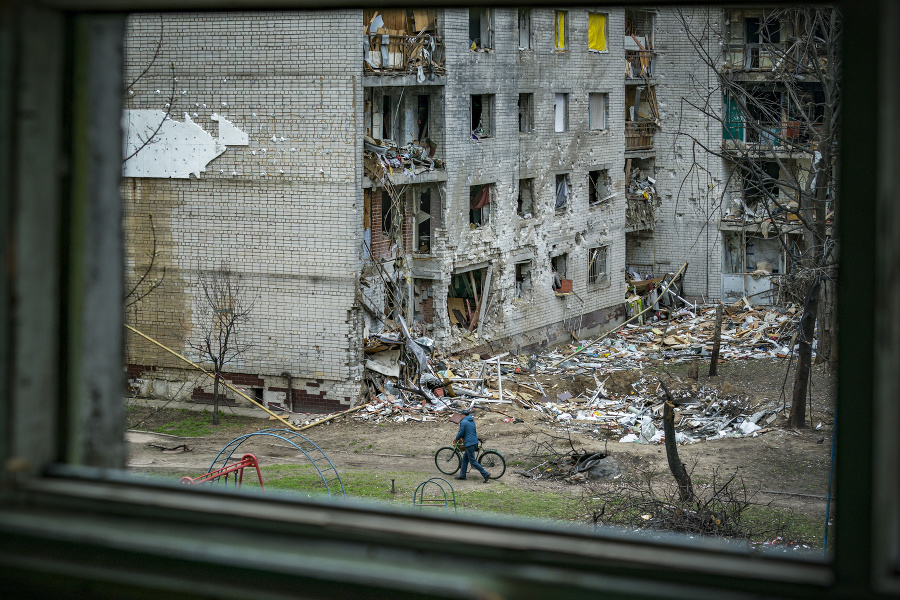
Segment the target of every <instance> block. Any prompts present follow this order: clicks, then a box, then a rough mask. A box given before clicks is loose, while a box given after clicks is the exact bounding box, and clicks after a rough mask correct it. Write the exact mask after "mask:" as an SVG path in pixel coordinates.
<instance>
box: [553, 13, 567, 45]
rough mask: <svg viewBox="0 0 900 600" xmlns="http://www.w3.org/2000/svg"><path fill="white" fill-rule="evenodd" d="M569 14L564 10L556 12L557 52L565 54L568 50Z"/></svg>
mask: <svg viewBox="0 0 900 600" xmlns="http://www.w3.org/2000/svg"><path fill="white" fill-rule="evenodd" d="M567 16H568V13H567V12H566V11H564V10H558V11H556V19H555V22H556V28H555V29H556V35H555V47H556V51H557V52H565V50H566V17H567Z"/></svg>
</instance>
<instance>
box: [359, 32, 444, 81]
mask: <svg viewBox="0 0 900 600" xmlns="http://www.w3.org/2000/svg"><path fill="white" fill-rule="evenodd" d="M364 37H365V41H364V43H365V45H366V46H365V48H366V51H365V55H364V61H363V62H364V72H365V74H366V75H414V76H416V81H417V83H419V84H425V83H426V82H428V81H434V79H435V76H438V75H444V74H445V73H446V72H447V71H446V69H445V68H444V42H443V41H442V40H441V39H440V38H438V37H436V36H434V35H432V34H429V33H422V32H420V33H419V34H418V35H407V34H406V33H405V32H403V31H401V30H393V29H390V30H384V29H383V30H381V31H380V32H379V33H367V34H365V36H364Z"/></svg>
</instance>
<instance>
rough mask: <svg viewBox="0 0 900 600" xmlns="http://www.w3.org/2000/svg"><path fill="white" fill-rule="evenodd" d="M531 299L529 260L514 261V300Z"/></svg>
mask: <svg viewBox="0 0 900 600" xmlns="http://www.w3.org/2000/svg"><path fill="white" fill-rule="evenodd" d="M530 299H531V261H530V260H526V261H524V262H519V263H516V300H530Z"/></svg>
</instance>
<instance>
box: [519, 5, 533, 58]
mask: <svg viewBox="0 0 900 600" xmlns="http://www.w3.org/2000/svg"><path fill="white" fill-rule="evenodd" d="M519 50H531V9H530V8H520V9H519Z"/></svg>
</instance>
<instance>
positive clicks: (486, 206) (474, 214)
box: [469, 184, 493, 227]
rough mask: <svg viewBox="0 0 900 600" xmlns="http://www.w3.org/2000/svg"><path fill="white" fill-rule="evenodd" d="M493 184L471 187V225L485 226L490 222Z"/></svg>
mask: <svg viewBox="0 0 900 600" xmlns="http://www.w3.org/2000/svg"><path fill="white" fill-rule="evenodd" d="M492 187H493V185H492V184H484V185H473V186H472V187H471V188H469V226H470V227H483V226H485V225H487V224H488V223H489V222H490V217H491V195H492V192H491V188H492Z"/></svg>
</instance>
